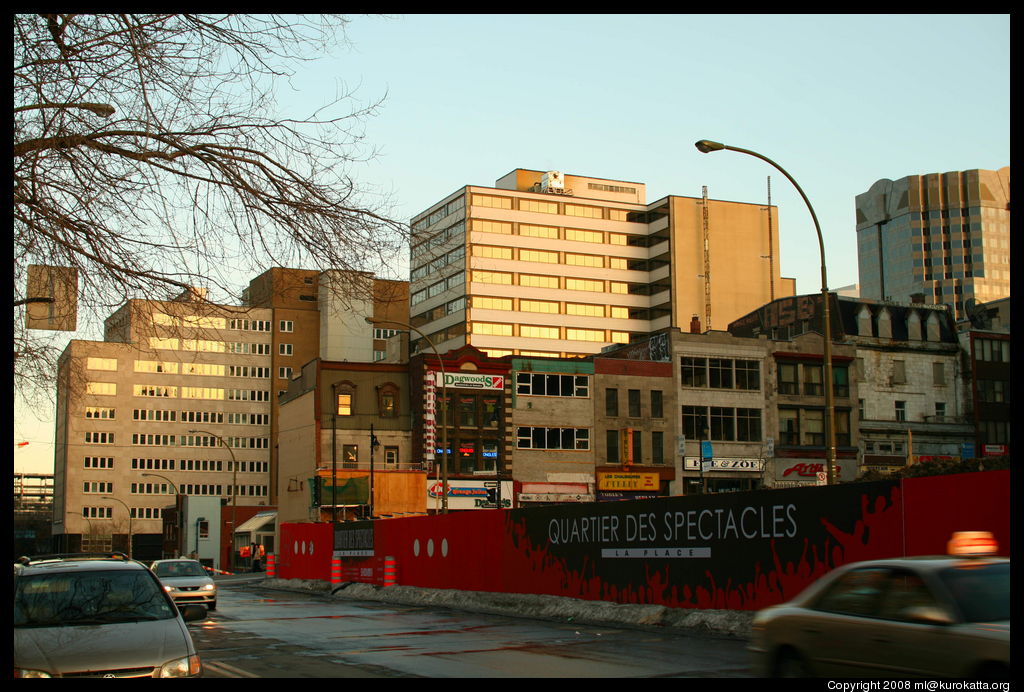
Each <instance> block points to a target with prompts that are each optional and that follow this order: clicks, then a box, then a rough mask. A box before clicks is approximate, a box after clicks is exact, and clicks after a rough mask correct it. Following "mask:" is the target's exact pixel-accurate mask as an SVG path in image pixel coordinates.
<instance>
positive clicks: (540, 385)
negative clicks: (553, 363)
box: [516, 372, 590, 398]
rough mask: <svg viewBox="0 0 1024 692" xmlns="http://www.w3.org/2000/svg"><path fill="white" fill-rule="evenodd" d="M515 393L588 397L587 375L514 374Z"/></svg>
mask: <svg viewBox="0 0 1024 692" xmlns="http://www.w3.org/2000/svg"><path fill="white" fill-rule="evenodd" d="M516 393H517V394H519V395H528V396H571V397H584V398H585V397H588V396H590V378H589V377H588V376H587V375H558V374H553V373H544V372H520V373H516Z"/></svg>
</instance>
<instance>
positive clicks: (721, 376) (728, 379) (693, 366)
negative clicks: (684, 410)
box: [679, 356, 781, 391]
mask: <svg viewBox="0 0 1024 692" xmlns="http://www.w3.org/2000/svg"><path fill="white" fill-rule="evenodd" d="M679 366H680V373H681V378H682V383H683V386H684V387H707V388H710V389H742V390H747V391H758V390H760V389H761V363H760V362H759V361H756V360H745V359H740V358H707V357H702V356H683V357H682V358H681V359H680V364H679ZM780 367H781V366H780ZM780 377H781V376H780Z"/></svg>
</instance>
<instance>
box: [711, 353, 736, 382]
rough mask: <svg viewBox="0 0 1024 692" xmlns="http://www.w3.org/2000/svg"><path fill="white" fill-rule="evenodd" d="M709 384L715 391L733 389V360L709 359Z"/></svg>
mask: <svg viewBox="0 0 1024 692" xmlns="http://www.w3.org/2000/svg"><path fill="white" fill-rule="evenodd" d="M708 384H709V386H710V387H711V388H713V389H732V359H730V358H708Z"/></svg>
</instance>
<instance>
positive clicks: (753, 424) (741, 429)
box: [736, 408, 761, 442]
mask: <svg viewBox="0 0 1024 692" xmlns="http://www.w3.org/2000/svg"><path fill="white" fill-rule="evenodd" d="M736 440H737V441H739V442H760V441H761V409H756V408H738V409H736Z"/></svg>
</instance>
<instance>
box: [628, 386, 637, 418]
mask: <svg viewBox="0 0 1024 692" xmlns="http://www.w3.org/2000/svg"><path fill="white" fill-rule="evenodd" d="M627 396H628V400H629V403H628V407H629V417H630V418H639V417H640V390H639V389H630V390H628V392H627Z"/></svg>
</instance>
